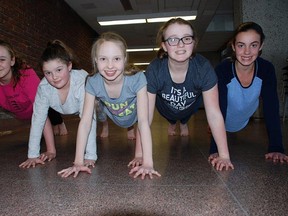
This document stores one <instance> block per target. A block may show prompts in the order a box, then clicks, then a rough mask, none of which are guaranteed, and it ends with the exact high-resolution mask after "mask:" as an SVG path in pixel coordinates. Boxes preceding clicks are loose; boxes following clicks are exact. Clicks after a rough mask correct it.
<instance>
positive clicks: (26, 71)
mask: <svg viewBox="0 0 288 216" xmlns="http://www.w3.org/2000/svg"><path fill="white" fill-rule="evenodd" d="M20 73H21V75H23V76H30V77H38V75H37V73H36V72H35V70H34V69H33V68H27V69H24V70H20ZM38 78H39V77H38ZM39 79H40V78H39Z"/></svg>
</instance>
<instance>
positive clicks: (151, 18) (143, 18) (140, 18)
mask: <svg viewBox="0 0 288 216" xmlns="http://www.w3.org/2000/svg"><path fill="white" fill-rule="evenodd" d="M196 16H197V11H178V12H177V11H176V12H163V13H152V14H138V15H123V16H104V17H97V21H98V23H99V24H100V25H101V26H108V25H127V24H141V23H154V22H166V21H168V20H169V19H171V18H175V17H181V18H183V19H185V20H195V19H196Z"/></svg>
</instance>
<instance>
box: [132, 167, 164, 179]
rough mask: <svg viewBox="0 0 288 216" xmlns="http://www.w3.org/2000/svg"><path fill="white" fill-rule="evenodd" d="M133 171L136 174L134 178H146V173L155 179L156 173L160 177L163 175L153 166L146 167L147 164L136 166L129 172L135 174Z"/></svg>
mask: <svg viewBox="0 0 288 216" xmlns="http://www.w3.org/2000/svg"><path fill="white" fill-rule="evenodd" d="M133 173H135V175H134V176H133V177H134V178H137V177H138V176H139V177H140V176H141V179H144V178H145V176H146V175H148V176H149V177H150V179H153V175H156V176H158V177H160V176H161V175H160V173H158V172H157V171H155V170H154V168H153V167H145V166H135V167H134V168H133V169H131V171H130V172H129V174H133Z"/></svg>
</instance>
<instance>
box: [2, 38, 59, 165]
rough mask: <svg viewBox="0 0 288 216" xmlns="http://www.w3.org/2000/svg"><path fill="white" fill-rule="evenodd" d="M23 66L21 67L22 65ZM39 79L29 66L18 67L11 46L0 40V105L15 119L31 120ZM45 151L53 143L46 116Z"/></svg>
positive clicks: (44, 158) (43, 158)
mask: <svg viewBox="0 0 288 216" xmlns="http://www.w3.org/2000/svg"><path fill="white" fill-rule="evenodd" d="M22 68H23V67H22ZM39 83H40V79H39V77H38V76H37V74H36V72H35V71H34V70H33V69H32V68H29V67H25V68H24V69H20V64H19V62H18V59H17V58H16V55H15V51H14V49H13V48H12V46H11V45H10V44H9V43H7V42H5V41H2V40H0V107H1V108H3V109H5V110H7V111H9V112H11V113H12V114H13V115H14V116H15V117H16V118H17V119H20V120H29V121H30V120H31V118H32V113H33V103H34V100H35V96H36V92H37V88H38V85H39ZM43 135H44V138H45V142H46V145H47V152H49V151H50V150H49V146H51V144H52V143H54V135H53V130H52V125H51V122H50V120H49V118H47V121H46V124H45V128H44V131H43ZM41 157H42V158H39V159H41V160H42V161H43V163H44V161H45V160H47V159H48V161H50V160H52V159H53V157H47V155H46V154H42V155H41Z"/></svg>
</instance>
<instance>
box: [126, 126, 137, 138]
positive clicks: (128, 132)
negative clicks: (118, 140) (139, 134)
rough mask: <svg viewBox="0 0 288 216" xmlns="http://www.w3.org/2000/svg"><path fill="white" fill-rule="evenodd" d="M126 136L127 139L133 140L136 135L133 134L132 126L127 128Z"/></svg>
mask: <svg viewBox="0 0 288 216" xmlns="http://www.w3.org/2000/svg"><path fill="white" fill-rule="evenodd" d="M127 138H128V139H129V140H135V139H136V136H135V131H134V127H133V126H132V127H129V128H127Z"/></svg>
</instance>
